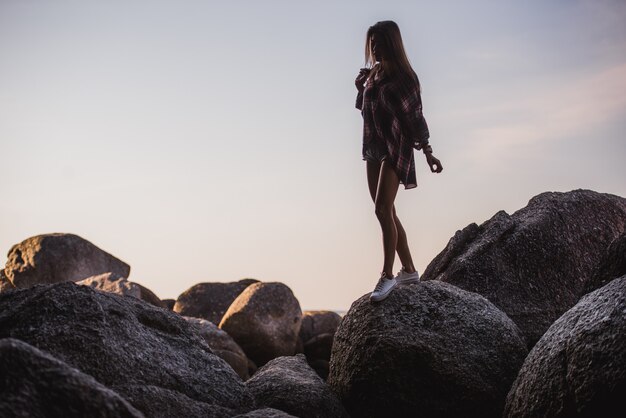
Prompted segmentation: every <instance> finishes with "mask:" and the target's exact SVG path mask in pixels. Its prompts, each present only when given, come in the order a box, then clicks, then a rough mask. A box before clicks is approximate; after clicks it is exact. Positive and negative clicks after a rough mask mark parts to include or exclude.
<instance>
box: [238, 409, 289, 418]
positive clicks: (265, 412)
mask: <svg viewBox="0 0 626 418" xmlns="http://www.w3.org/2000/svg"><path fill="white" fill-rule="evenodd" d="M234 418H298V417H294V416H293V415H290V414H288V413H286V412H283V411H280V410H278V409H274V408H261V409H257V410H254V411H251V412H248V413H247V414H242V415H237V416H235V417H234Z"/></svg>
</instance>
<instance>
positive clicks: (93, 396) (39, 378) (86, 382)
mask: <svg viewBox="0 0 626 418" xmlns="http://www.w3.org/2000/svg"><path fill="white" fill-rule="evenodd" d="M0 376H2V377H1V378H0V393H1V394H2V396H0V416H2V417H68V418H69V417H76V418H83V417H94V418H99V417H102V418H104V417H107V418H109V417H111V418H113V417H120V418H121V417H134V418H139V417H143V414H142V413H141V412H139V411H138V410H136V409H135V408H133V407H132V406H131V405H130V404H129V403H128V402H127V401H126V400H124V399H123V398H122V397H121V396H120V395H118V394H117V393H115V392H114V391H112V390H111V389H109V388H107V387H105V386H103V385H102V384H100V383H98V382H97V381H96V380H95V379H94V378H93V377H91V376H89V375H86V374H84V373H81V372H80V371H79V370H77V369H75V368H73V367H70V366H69V365H67V364H65V363H64V362H62V361H60V360H58V359H56V358H54V357H52V356H51V355H49V354H47V353H44V352H42V351H40V350H38V349H37V348H35V347H33V346H31V345H29V344H27V343H25V342H23V341H20V340H16V339H13V338H5V339H2V340H0Z"/></svg>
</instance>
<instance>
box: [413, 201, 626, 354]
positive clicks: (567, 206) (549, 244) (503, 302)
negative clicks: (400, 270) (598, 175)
mask: <svg viewBox="0 0 626 418" xmlns="http://www.w3.org/2000/svg"><path fill="white" fill-rule="evenodd" d="M625 228H626V199H624V198H622V197H618V196H614V195H610V194H601V193H596V192H593V191H589V190H575V191H572V192H568V193H542V194H540V195H538V196H535V197H534V198H532V199H531V200H530V202H529V203H528V206H526V207H525V208H523V209H520V210H518V211H517V212H515V213H514V214H513V215H508V214H507V213H506V212H504V211H500V212H498V213H497V214H496V215H494V217H493V218H491V219H490V220H488V221H487V222H485V223H483V224H482V225H480V226H477V225H476V224H471V225H469V226H467V227H466V228H465V229H463V230H462V231H458V232H457V233H456V234H455V236H454V237H452V239H450V242H449V243H448V245H447V246H446V248H445V249H444V250H443V251H442V252H441V253H440V254H439V255H437V257H435V259H434V260H433V261H432V262H431V263H430V265H429V266H428V267H427V269H426V270H425V272H424V275H423V278H422V279H423V280H441V281H444V282H447V283H451V284H454V285H456V286H458V287H461V288H463V289H465V290H469V291H471V292H476V293H480V294H481V295H483V296H485V297H486V298H487V299H489V300H490V301H491V302H493V303H494V304H495V305H496V306H497V307H498V308H500V309H501V310H503V311H504V312H505V313H506V314H507V315H508V316H509V317H510V318H511V319H512V320H513V321H514V322H515V323H516V324H517V325H518V326H519V328H520V329H521V330H522V332H523V333H524V335H525V337H526V340H527V343H528V345H529V346H532V345H534V343H535V342H536V341H537V340H538V339H539V338H540V337H541V336H542V335H543V333H544V332H545V331H546V330H547V329H548V327H549V326H550V325H551V324H552V323H553V322H554V321H555V320H556V319H557V318H558V317H560V316H561V315H562V314H563V313H564V312H565V311H567V310H568V309H569V308H571V307H572V306H574V305H575V304H576V302H577V301H578V300H579V298H580V297H581V296H582V295H583V294H584V293H585V287H586V284H587V282H588V281H589V280H590V279H591V277H592V276H593V274H594V273H595V271H596V268H597V266H598V265H599V263H600V261H601V260H602V257H603V256H604V254H605V253H606V250H607V248H608V247H609V244H611V242H612V241H613V240H614V239H615V238H617V237H618V236H620V235H621V234H622V233H624V230H625Z"/></svg>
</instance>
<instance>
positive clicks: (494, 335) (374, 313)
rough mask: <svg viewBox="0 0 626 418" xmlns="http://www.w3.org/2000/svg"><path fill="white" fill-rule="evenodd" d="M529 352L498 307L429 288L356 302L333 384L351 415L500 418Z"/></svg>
mask: <svg viewBox="0 0 626 418" xmlns="http://www.w3.org/2000/svg"><path fill="white" fill-rule="evenodd" d="M526 353H527V351H526V346H525V344H524V341H523V338H522V336H521V333H520V331H519V329H518V328H517V326H516V325H515V324H514V323H513V322H512V321H511V320H510V319H509V318H508V317H507V316H506V315H505V314H504V313H503V312H501V311H500V310H498V309H497V308H496V307H495V306H494V305H493V304H492V303H491V302H489V301H488V300H487V299H485V298H484V297H482V296H480V295H478V294H475V293H471V292H467V291H464V290H462V289H459V288H457V287H455V286H452V285H450V284H447V283H443V282H439V281H430V282H425V283H421V284H419V285H412V286H401V287H398V288H396V289H395V290H394V291H393V292H392V293H391V294H390V295H389V297H388V298H387V299H385V300H384V301H383V302H381V303H371V302H370V301H369V294H366V295H364V296H363V297H361V298H360V299H358V300H357V301H355V302H354V303H353V304H352V306H351V307H350V310H349V311H348V312H347V313H346V315H345V316H344V317H343V319H342V321H341V324H340V325H339V328H338V329H337V332H336V333H335V341H334V344H333V349H332V355H331V361H330V375H329V376H328V383H329V384H330V386H331V387H332V388H333V389H334V390H335V392H336V393H337V394H338V395H339V397H340V398H341V400H342V402H343V404H344V406H345V407H346V408H347V409H348V412H349V413H350V415H352V416H358V417H360V416H373V417H383V416H384V417H387V416H394V417H395V416H397V417H404V416H407V417H408V416H418V415H419V416H420V417H499V416H500V415H501V413H502V409H503V406H504V400H505V398H506V395H507V392H508V389H509V388H510V386H511V384H512V382H513V380H514V379H515V376H516V375H517V372H518V370H519V368H520V367H521V365H522V362H523V361H524V358H525V356H526Z"/></svg>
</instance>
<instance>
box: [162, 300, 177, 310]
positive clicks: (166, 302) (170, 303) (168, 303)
mask: <svg viewBox="0 0 626 418" xmlns="http://www.w3.org/2000/svg"><path fill="white" fill-rule="evenodd" d="M161 302H163V304H164V305H165V307H166V308H167V309H169V310H170V311H173V310H174V305H176V299H161Z"/></svg>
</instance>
